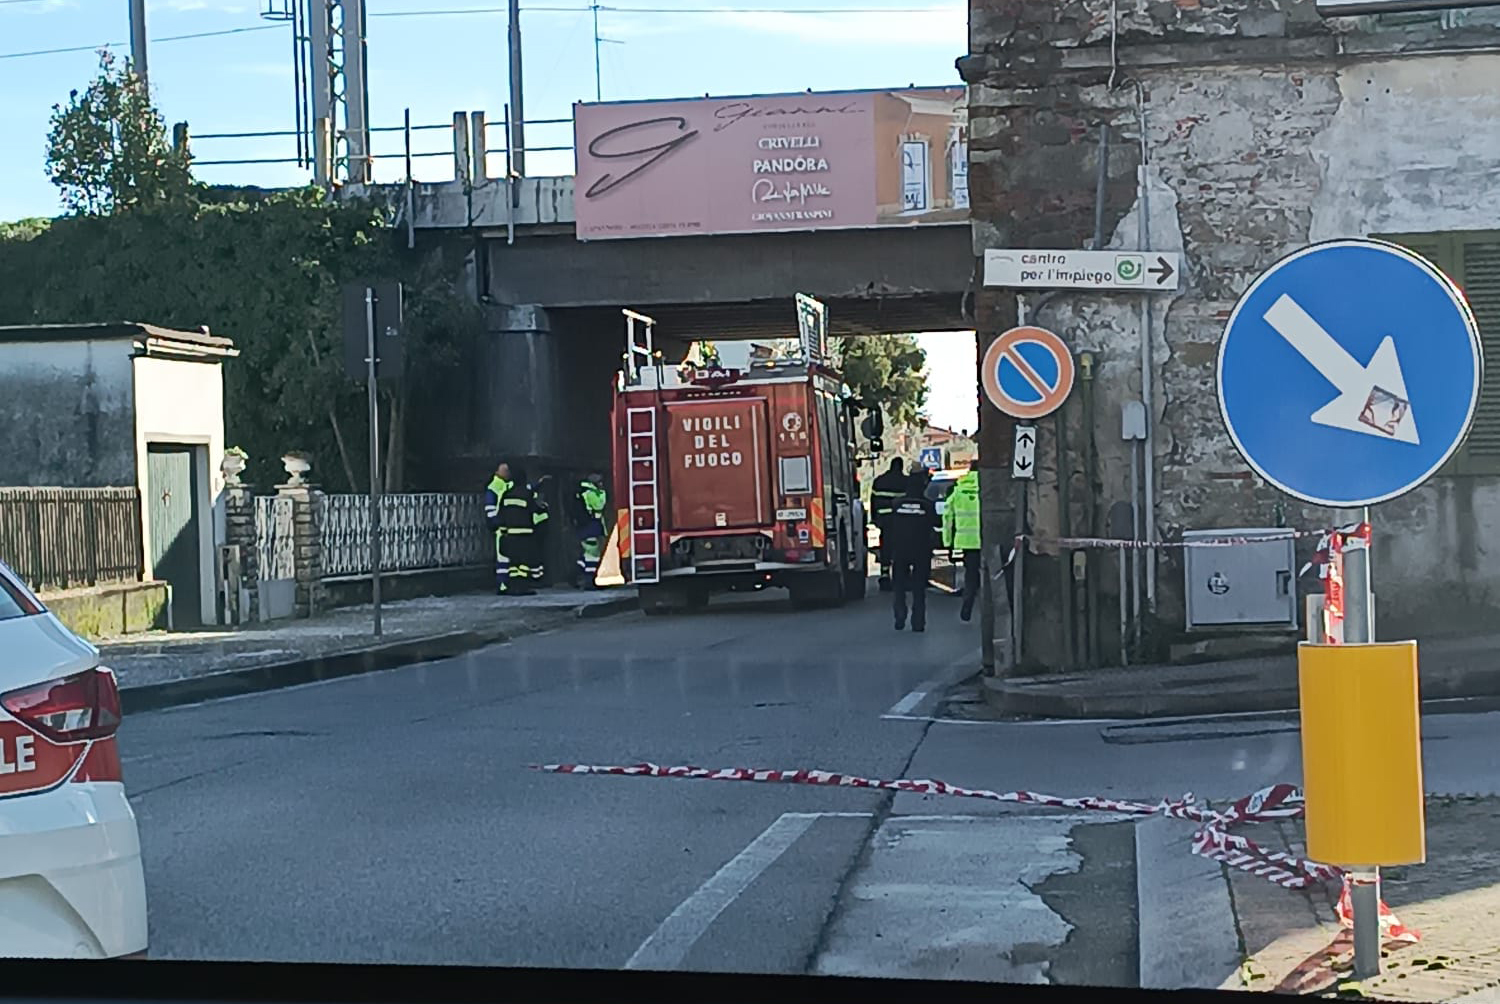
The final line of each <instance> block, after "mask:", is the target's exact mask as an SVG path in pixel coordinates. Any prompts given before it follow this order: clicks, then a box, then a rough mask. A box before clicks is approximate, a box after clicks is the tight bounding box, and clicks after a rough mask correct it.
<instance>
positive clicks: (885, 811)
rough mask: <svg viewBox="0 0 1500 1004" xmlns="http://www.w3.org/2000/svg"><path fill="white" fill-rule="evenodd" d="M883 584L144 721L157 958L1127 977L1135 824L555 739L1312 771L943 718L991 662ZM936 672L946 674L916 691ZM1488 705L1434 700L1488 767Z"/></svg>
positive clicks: (996, 775) (1213, 775) (635, 625)
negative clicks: (806, 781) (688, 768)
mask: <svg viewBox="0 0 1500 1004" xmlns="http://www.w3.org/2000/svg"><path fill="white" fill-rule="evenodd" d="M886 599H887V598H886V597H885V596H884V595H881V594H876V593H873V591H872V596H871V598H870V599H869V600H868V601H866V602H865V603H863V604H861V605H858V606H854V607H849V608H845V609H843V610H839V611H828V612H817V613H811V612H809V613H797V612H793V611H790V610H788V609H787V608H786V606H785V604H784V603H783V602H782V601H781V600H780V598H779V597H778V596H777V595H776V594H770V595H768V596H766V597H751V598H746V599H744V600H740V601H737V602H734V603H731V604H728V605H725V606H718V605H716V606H714V607H712V608H710V609H709V610H708V611H707V612H705V613H703V614H700V615H688V616H682V617H672V618H646V617H643V616H639V615H629V616H624V617H619V618H614V619H610V620H606V621H597V622H590V623H583V624H580V625H579V626H577V627H576V628H570V629H568V630H566V631H562V632H556V633H553V634H550V635H539V636H533V637H530V638H526V639H522V640H520V641H517V642H515V643H512V644H508V645H503V646H497V647H494V648H491V649H487V650H483V651H480V652H477V653H474V654H472V655H469V656H465V657H462V658H457V659H452V660H447V661H444V662H438V663H430V664H425V665H420V666H413V667H409V668H406V669H400V670H393V671H389V672H384V673H378V674H370V675H367V676H361V677H354V678H348V679H343V680H338V681H333V682H329V683H324V684H315V685H310V686H306V687H301V688H296V689H291V690H283V691H274V692H270V693H265V694H259V695H253V696H247V697H240V698H233V699H229V700H222V701H217V702H212V703H207V704H203V705H198V706H193V707H186V708H178V709H174V710H170V711H164V712H155V713H151V714H142V715H135V716H131V717H129V718H128V719H127V721H126V723H125V725H124V728H123V730H122V738H121V742H122V751H123V756H124V761H125V771H126V783H127V786H128V788H129V790H130V793H131V796H132V801H133V802H134V804H135V807H136V811H137V813H138V817H139V820H140V827H141V838H142V843H143V846H144V851H145V855H146V871H147V888H148V896H149V901H150V910H151V950H152V954H153V956H155V957H159V958H177V959H240V960H274V961H350V962H382V961H384V962H422V963H460V964H483V965H509V966H528V965H545V966H567V967H588V968H621V967H627V966H631V967H640V968H648V969H670V968H687V969H697V970H719V971H725V970H731V971H742V972H783V973H800V972H809V971H811V972H823V973H860V974H866V975H891V976H898V975H900V976H906V975H909V976H925V977H931V978H943V977H947V978H965V979H986V978H988V979H1000V980H1008V981H1032V982H1045V981H1052V982H1064V983H1074V984H1077V983H1092V984H1115V985H1133V984H1134V983H1135V982H1136V980H1137V979H1138V977H1139V973H1138V971H1137V931H1136V928H1135V924H1136V910H1137V900H1136V891H1137V888H1138V884H1139V885H1141V886H1145V887H1150V886H1151V885H1152V881H1153V880H1152V879H1151V877H1150V876H1144V877H1143V876H1140V875H1138V874H1137V872H1136V843H1135V833H1134V826H1133V824H1132V823H1130V822H1128V821H1122V820H1120V819H1118V818H1117V817H1111V816H1099V817H1096V818H1088V817H1084V816H1080V815H1078V814H1076V813H1069V814H1064V813H1059V812H1057V811H1055V810H1037V809H1034V808H1032V809H1022V808H1018V807H1016V806H1009V805H1004V804H999V803H994V802H985V801H977V800H972V799H954V798H943V797H937V796H920V795H915V794H901V795H898V796H896V797H895V798H894V799H891V798H888V797H887V796H886V795H884V794H882V793H880V792H874V791H869V790H860V789H847V788H841V789H829V788H811V787H802V786H789V785H770V784H748V783H731V782H714V781H684V780H672V779H645V778H628V777H601V776H563V775H556V774H544V773H540V772H536V771H532V770H529V769H527V766H528V765H529V764H536V763H554V762H560V763H595V764H633V763H637V762H640V761H651V762H655V763H660V764H694V765H700V766H710V767H726V766H750V767H770V768H799V767H815V768H822V769H828V770H834V771H840V772H846V773H857V774H864V775H866V776H876V777H903V776H909V777H936V778H940V779H943V780H946V781H950V782H953V783H956V784H962V785H968V786H974V787H988V788H995V789H1000V790H1013V789H1030V790H1037V791H1044V792H1052V793H1056V794H1061V795H1111V796H1116V797H1129V798H1144V799H1149V800H1152V801H1154V800H1156V799H1159V798H1161V797H1163V796H1172V797H1175V796H1178V795H1180V794H1182V793H1183V792H1184V791H1194V792H1196V793H1198V794H1200V795H1203V796H1206V797H1209V798H1215V799H1220V798H1228V797H1232V796H1236V795H1240V794H1245V793H1247V792H1249V791H1252V790H1254V789H1255V788H1257V787H1260V786H1262V785H1264V784H1267V783H1271V782H1273V781H1283V780H1289V781H1296V780H1297V779H1298V775H1299V773H1300V771H1299V764H1298V757H1297V749H1298V738H1297V734H1296V731H1295V725H1294V724H1289V723H1287V722H1278V721H1275V720H1272V721H1258V722H1239V721H1233V720H1231V721H1224V720H1218V721H1210V722H1200V723H1185V724H1156V723H1153V724H1145V725H1143V724H1141V723H1107V722H1092V723H1070V724H1061V723H993V722H986V723H967V722H957V723H954V722H941V721H940V722H936V723H934V722H933V721H932V720H931V716H932V715H933V713H934V711H935V709H936V708H937V705H938V703H939V697H940V694H941V692H942V689H943V688H941V687H934V686H932V685H931V681H933V680H935V679H940V678H944V677H951V676H954V675H957V671H958V669H959V667H962V666H967V665H973V663H974V661H975V659H976V657H977V651H976V649H977V639H976V632H975V631H974V630H973V628H972V626H962V625H960V624H959V622H958V621H957V615H956V610H957V601H956V600H955V599H954V598H952V597H946V596H941V595H934V596H932V597H931V604H932V616H931V619H930V623H929V630H928V633H927V634H925V635H913V634H910V633H900V634H898V633H896V632H894V631H892V630H891V626H890V613H889V608H888V605H887V602H886ZM924 695H925V696H924ZM1496 720H1497V717H1496V716H1465V715H1449V716H1438V717H1436V718H1433V719H1429V720H1428V724H1427V732H1428V741H1429V743H1430V745H1429V746H1428V782H1429V784H1428V786H1429V788H1430V789H1432V790H1440V791H1475V792H1477V791H1483V790H1490V789H1493V788H1494V787H1495V781H1494V780H1491V779H1490V777H1491V772H1490V771H1489V769H1488V768H1487V767H1484V766H1483V765H1484V764H1487V763H1488V762H1489V761H1488V759H1486V756H1484V755H1481V754H1482V753H1483V752H1484V751H1485V750H1487V749H1488V748H1489V747H1488V746H1487V743H1488V742H1489V740H1488V739H1487V737H1488V736H1489V735H1491V734H1492V732H1493V729H1494V727H1495V722H1496Z"/></svg>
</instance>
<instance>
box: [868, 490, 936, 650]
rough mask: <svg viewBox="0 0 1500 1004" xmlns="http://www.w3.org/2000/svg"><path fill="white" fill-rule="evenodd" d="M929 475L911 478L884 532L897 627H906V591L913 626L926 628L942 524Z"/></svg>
mask: <svg viewBox="0 0 1500 1004" xmlns="http://www.w3.org/2000/svg"><path fill="white" fill-rule="evenodd" d="M927 482H928V474H927V472H926V471H923V470H918V471H917V472H916V473H915V474H913V475H912V476H911V477H910V478H909V479H908V482H907V484H908V486H907V489H906V491H905V493H903V494H902V496H901V497H900V498H898V499H897V500H896V503H895V505H894V506H893V507H892V510H891V518H890V530H889V531H888V532H887V531H881V535H880V536H881V543H882V544H884V543H885V538H886V536H887V534H888V535H889V537H890V541H891V544H890V547H889V548H888V549H887V551H886V553H887V554H888V555H889V556H890V559H891V587H892V590H893V592H894V595H893V596H892V607H893V609H894V611H895V614H896V630H897V631H901V630H904V629H905V628H906V594H907V593H911V629H912V630H913V631H917V632H921V631H925V630H927V583H928V580H929V579H931V578H932V546H933V544H934V543H935V539H936V537H937V534H938V531H939V530H940V529H941V526H942V523H941V521H940V520H939V518H938V514H937V506H935V505H933V503H932V500H931V499H929V498H927V496H926V492H927Z"/></svg>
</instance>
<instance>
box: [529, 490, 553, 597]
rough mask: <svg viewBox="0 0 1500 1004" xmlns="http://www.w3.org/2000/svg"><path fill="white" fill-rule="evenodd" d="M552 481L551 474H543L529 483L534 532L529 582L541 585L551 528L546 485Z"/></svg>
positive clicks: (544, 574) (544, 576)
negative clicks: (538, 479) (531, 483)
mask: <svg viewBox="0 0 1500 1004" xmlns="http://www.w3.org/2000/svg"><path fill="white" fill-rule="evenodd" d="M551 481H552V475H550V474H547V475H543V477H542V479H541V480H540V481H538V482H537V483H536V484H535V485H529V486H528V491H529V492H530V494H531V498H530V500H529V501H530V503H531V526H532V529H533V530H534V531H535V533H533V534H532V544H531V547H532V556H531V584H532V585H533V586H541V585H543V584H544V582H545V580H546V578H547V538H548V533H547V531H548V530H550V529H551V528H552V525H551V523H549V522H548V520H550V519H551V518H552V510H551V509H550V508H549V507H548V505H547V494H546V492H547V486H548V485H549V484H550V483H551Z"/></svg>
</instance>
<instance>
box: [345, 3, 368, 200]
mask: <svg viewBox="0 0 1500 1004" xmlns="http://www.w3.org/2000/svg"><path fill="white" fill-rule="evenodd" d="M339 2H340V6H341V7H342V8H343V18H342V20H341V22H340V28H341V29H342V38H343V53H342V55H343V58H344V62H343V71H344V135H345V150H346V151H347V155H348V164H347V166H346V167H345V174H344V180H346V181H350V182H353V183H355V184H368V183H369V182H370V177H371V174H372V173H373V172H372V170H371V168H372V158H371V150H370V70H369V63H368V61H367V48H366V44H365V33H366V22H365V0H339Z"/></svg>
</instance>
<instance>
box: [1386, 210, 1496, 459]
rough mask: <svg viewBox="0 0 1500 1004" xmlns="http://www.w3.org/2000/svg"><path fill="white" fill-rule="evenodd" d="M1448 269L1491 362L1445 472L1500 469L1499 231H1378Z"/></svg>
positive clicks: (1485, 356)
mask: <svg viewBox="0 0 1500 1004" xmlns="http://www.w3.org/2000/svg"><path fill="white" fill-rule="evenodd" d="M1375 236H1376V237H1377V239H1379V240H1387V241H1390V242H1391V243H1393V244H1399V245H1401V246H1402V247H1404V248H1409V249H1410V250H1412V251H1415V252H1416V253H1417V254H1419V255H1422V256H1423V257H1424V258H1426V259H1428V260H1429V261H1431V262H1432V263H1433V264H1434V265H1436V266H1438V268H1441V269H1442V270H1443V271H1444V272H1446V273H1448V275H1449V277H1450V278H1452V279H1453V281H1454V282H1456V283H1458V286H1459V288H1460V289H1462V290H1463V291H1464V295H1465V296H1466V297H1467V298H1468V300H1469V307H1470V309H1472V310H1473V311H1474V319H1475V321H1477V322H1478V324H1479V339H1480V342H1481V343H1482V344H1483V346H1484V358H1485V361H1486V362H1487V363H1489V364H1490V365H1487V366H1486V367H1485V372H1484V381H1483V383H1482V384H1481V385H1480V389H1479V405H1478V407H1477V408H1476V409H1475V411H1474V425H1473V426H1472V427H1471V428H1470V430H1469V436H1468V438H1467V439H1466V440H1465V441H1464V443H1463V445H1462V446H1460V447H1459V448H1458V451H1457V452H1456V453H1454V455H1453V459H1452V460H1450V461H1449V462H1448V466H1447V467H1446V468H1445V469H1444V470H1443V471H1442V473H1444V474H1452V475H1473V474H1500V366H1497V365H1495V361H1496V360H1500V230H1460V231H1454V232H1451V233H1445V234H1377V235H1375Z"/></svg>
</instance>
